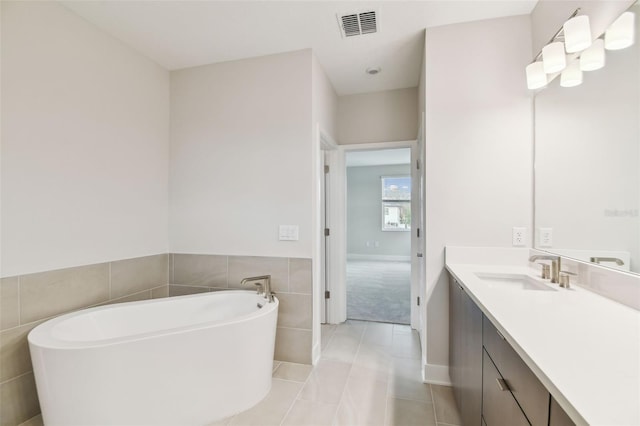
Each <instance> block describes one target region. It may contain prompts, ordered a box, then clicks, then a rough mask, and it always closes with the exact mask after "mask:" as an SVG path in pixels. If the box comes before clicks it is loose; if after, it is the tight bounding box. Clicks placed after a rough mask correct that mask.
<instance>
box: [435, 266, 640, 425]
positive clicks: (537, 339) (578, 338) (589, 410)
mask: <svg viewBox="0 0 640 426" xmlns="http://www.w3.org/2000/svg"><path fill="white" fill-rule="evenodd" d="M457 261H463V262H464V261H467V259H465V258H464V256H458V257H457V258H455V259H452V262H453V263H450V262H449V256H447V265H446V266H447V269H448V270H449V272H450V273H451V274H452V275H453V276H455V277H456V279H457V280H458V282H459V283H460V284H461V285H462V286H463V287H464V288H465V290H466V292H467V294H468V295H469V296H470V297H471V298H472V299H473V300H474V301H475V302H476V304H477V305H478V306H479V307H480V308H481V309H482V311H483V312H484V314H485V315H486V316H487V317H488V318H489V319H490V320H491V322H493V324H494V325H495V326H496V327H497V328H498V330H500V332H501V333H502V334H503V335H504V336H505V338H506V339H507V341H508V342H509V343H510V344H511V345H512V346H513V348H514V349H515V350H516V352H517V353H518V354H519V355H520V356H521V357H522V359H523V360H524V361H525V363H526V364H527V365H528V366H529V368H531V370H532V371H533V372H534V374H535V375H536V376H537V377H538V379H540V381H541V382H542V383H543V384H544V385H545V386H546V388H547V389H548V390H549V392H550V393H551V395H553V397H554V398H555V399H556V400H557V401H558V403H559V404H560V406H561V407H562V408H563V409H564V410H565V411H566V412H567V414H569V416H570V417H571V418H572V420H573V421H574V422H576V424H590V425H640V311H637V310H635V309H633V308H630V307H627V306H624V305H622V304H619V303H617V302H614V301H612V300H609V299H607V298H604V297H602V296H599V295H597V294H595V293H592V292H590V291H588V290H585V289H582V288H580V287H578V286H576V285H572V287H571V289H568V290H567V289H563V288H559V287H558V286H557V285H556V284H548V285H549V286H550V287H552V288H553V289H556V290H557V291H534V290H523V289H516V288H505V287H490V286H489V285H487V284H486V282H483V281H482V280H481V279H479V278H478V277H477V276H476V272H481V273H482V272H486V273H515V274H528V275H530V276H531V277H535V278H536V279H539V274H538V272H537V271H536V270H534V269H532V268H530V267H529V266H514V265H489V264H486V262H485V264H470V263H455V262H457ZM525 264H526V265H528V263H525ZM547 282H548V281H547Z"/></svg>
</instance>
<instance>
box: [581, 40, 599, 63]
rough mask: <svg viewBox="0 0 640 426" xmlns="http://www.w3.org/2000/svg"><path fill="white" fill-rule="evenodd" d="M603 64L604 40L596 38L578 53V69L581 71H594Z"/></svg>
mask: <svg viewBox="0 0 640 426" xmlns="http://www.w3.org/2000/svg"><path fill="white" fill-rule="evenodd" d="M604 64H605V54H604V40H602V39H601V38H598V39H595V40H594V42H593V43H592V44H591V46H590V47H589V48H588V49H586V50H585V51H584V52H582V54H581V55H580V69H581V70H582V71H595V70H599V69H600V68H602V67H604Z"/></svg>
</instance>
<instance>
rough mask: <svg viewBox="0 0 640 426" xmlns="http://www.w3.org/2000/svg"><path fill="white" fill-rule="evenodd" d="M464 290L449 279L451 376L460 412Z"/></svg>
mask: <svg viewBox="0 0 640 426" xmlns="http://www.w3.org/2000/svg"><path fill="white" fill-rule="evenodd" d="M462 333H463V330H462V289H461V288H460V286H459V284H458V283H457V282H456V281H455V280H454V279H453V278H452V277H449V375H450V376H451V384H452V385H453V394H454V395H455V398H456V404H457V405H458V410H461V409H462V359H461V358H462V354H463V352H464V351H463V349H462V343H463V338H462Z"/></svg>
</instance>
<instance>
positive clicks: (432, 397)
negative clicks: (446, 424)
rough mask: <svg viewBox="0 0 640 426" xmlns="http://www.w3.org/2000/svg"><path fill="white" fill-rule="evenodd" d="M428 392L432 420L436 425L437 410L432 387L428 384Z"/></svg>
mask: <svg viewBox="0 0 640 426" xmlns="http://www.w3.org/2000/svg"><path fill="white" fill-rule="evenodd" d="M429 392H430V393H431V404H433V405H432V407H433V419H434V420H435V421H436V425H437V424H438V414H437V412H438V410H437V409H436V397H435V396H434V395H433V386H431V383H429Z"/></svg>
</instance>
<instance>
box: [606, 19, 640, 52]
mask: <svg viewBox="0 0 640 426" xmlns="http://www.w3.org/2000/svg"><path fill="white" fill-rule="evenodd" d="M634 24H635V14H634V13H633V12H624V13H623V14H622V15H620V16H619V17H618V19H616V20H615V21H614V22H613V24H611V26H610V27H609V28H608V29H607V31H606V32H605V33H604V47H605V49H607V50H620V49H624V48H625V47H629V46H631V45H632V44H633V42H634V41H635V28H634Z"/></svg>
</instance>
